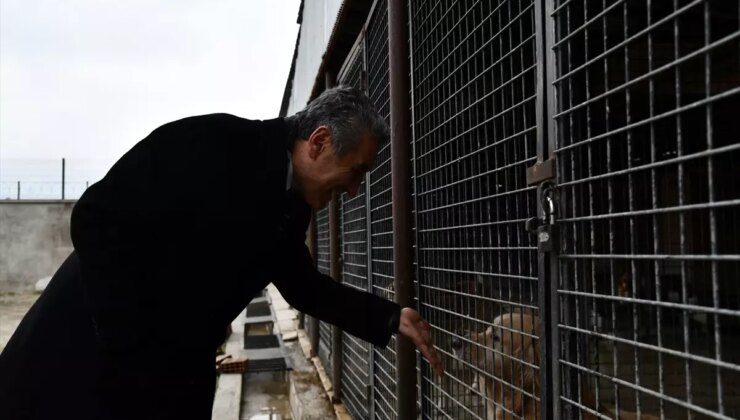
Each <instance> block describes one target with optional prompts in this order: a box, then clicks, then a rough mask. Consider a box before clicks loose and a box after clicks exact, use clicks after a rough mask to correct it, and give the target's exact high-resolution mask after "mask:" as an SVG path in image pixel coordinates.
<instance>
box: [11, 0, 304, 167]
mask: <svg viewBox="0 0 740 420" xmlns="http://www.w3.org/2000/svg"><path fill="white" fill-rule="evenodd" d="M299 3H300V0H269V1H264V0H169V1H164V0H115V1H114V0H64V1H62V0H58V1H52V0H0V162H2V160H7V159H29V158H31V159H39V158H43V159H58V158H61V157H67V158H71V159H86V160H88V159H89V160H93V161H97V162H103V163H104V165H105V166H109V165H110V164H112V163H113V162H114V161H115V159H116V158H118V157H119V156H120V155H121V154H123V153H124V152H125V151H126V150H128V149H129V148H131V146H133V144H134V143H136V142H137V141H139V140H140V139H141V138H143V137H145V136H146V135H147V134H148V133H149V132H151V131H152V130H153V129H154V128H156V127H158V126H160V125H162V124H163V123H166V122H168V121H172V120H175V119H179V118H182V117H185V116H190V115H198V114H206V113H213V112H228V113H232V114H236V115H240V116H243V117H247V118H272V117H276V116H277V114H278V111H279V108H280V100H281V99H282V93H283V89H284V87H285V81H286V78H287V75H288V71H289V69H290V61H291V58H292V55H293V48H294V46H295V39H296V35H297V31H298V24H297V23H296V18H297V15H298V5H299Z"/></svg>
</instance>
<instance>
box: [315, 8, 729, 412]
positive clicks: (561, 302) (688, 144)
mask: <svg viewBox="0 0 740 420" xmlns="http://www.w3.org/2000/svg"><path fill="white" fill-rule="evenodd" d="M400 3H402V5H403V9H404V10H405V13H406V17H405V18H406V19H407V20H406V21H407V22H408V25H407V30H408V34H407V39H406V40H404V41H405V42H406V43H407V45H408V47H409V54H408V63H407V64H408V65H409V66H410V71H409V72H408V84H409V86H410V88H409V89H408V99H409V101H410V106H409V109H408V111H409V112H410V118H411V123H410V129H411V132H410V135H409V138H405V139H399V138H394V139H392V142H398V141H406V142H408V144H410V146H411V153H412V156H411V158H410V159H409V160H408V162H407V163H408V165H409V166H408V168H410V171H409V172H410V177H409V178H410V179H409V180H408V181H409V182H410V183H411V184H410V185H411V187H412V194H411V196H410V197H409V200H410V203H411V205H412V225H413V226H412V228H413V229H414V230H413V232H414V234H413V235H412V236H411V238H412V240H413V246H414V253H413V256H412V257H411V258H412V259H413V264H414V270H413V277H414V278H413V280H414V283H413V285H414V293H415V296H414V299H415V303H416V305H417V306H418V309H419V310H420V312H421V313H422V315H423V316H424V317H425V318H426V319H428V320H429V322H430V323H431V324H432V335H433V339H434V342H435V345H436V346H437V350H438V352H439V354H440V355H441V357H442V359H443V362H444V364H445V368H446V373H445V375H444V377H442V378H438V377H436V376H435V375H434V374H433V372H432V371H431V369H430V368H429V366H428V364H427V363H426V362H425V361H424V360H422V359H421V358H420V357H418V359H417V360H418V362H417V369H416V378H412V381H411V382H404V383H416V385H417V400H416V401H413V404H414V407H415V410H416V411H418V415H419V416H420V417H421V418H447V419H458V418H474V419H493V418H497V419H498V418H526V419H529V418H564V419H569V418H585V419H592V418H635V416H636V415H640V416H642V418H697V419H698V418H736V417H740V352H738V351H737V350H735V349H736V348H737V347H738V344H740V343H738V337H740V334H738V332H740V210H739V208H740V183H738V182H737V179H738V175H740V173H739V172H738V170H737V169H736V162H738V161H740V138H739V137H738V128H737V124H738V122H737V120H738V119H737V115H738V112H737V110H738V109H740V2H737V1H734V0H733V1H729V0H728V1H719V0H694V1H691V0H680V1H679V0H660V1H659V0H546V1H535V0H496V1H483V0H478V1H475V0H469V1H455V2H443V1H421V0H411V1H408V2H400ZM398 4H399V2H396V0H381V1H375V2H373V4H372V6H371V7H370V8H369V11H368V13H367V19H366V21H365V23H364V25H363V26H362V30H361V31H360V34H359V36H358V38H357V41H356V42H355V45H354V47H353V48H352V49H351V50H350V52H349V54H347V57H346V59H345V60H344V64H343V65H342V66H341V68H339V69H336V71H337V73H336V74H337V75H338V77H337V80H338V82H339V84H345V85H353V86H356V87H360V88H362V89H364V90H365V91H366V92H367V93H368V95H369V96H370V97H371V99H372V100H373V102H374V103H375V104H376V107H377V108H378V110H379V112H381V114H382V115H383V116H385V117H386V118H387V119H388V121H389V122H392V121H391V120H392V119H393V118H394V115H395V114H393V112H392V110H391V105H392V102H393V99H392V98H393V96H392V95H391V91H392V89H393V86H392V83H393V82H392V80H394V79H393V78H392V77H391V75H392V74H393V72H394V67H393V66H394V64H393V63H392V60H389V55H390V54H391V53H392V51H390V50H389V37H391V36H393V35H392V33H391V32H392V31H389V10H391V8H392V7H394V6H398ZM396 10H398V9H396ZM396 45H397V44H396ZM396 80H397V79H396ZM733 117H734V118H733ZM392 146H393V145H392V144H389V145H384V146H383V147H381V149H380V151H379V154H378V158H377V162H376V167H375V168H374V169H373V170H372V171H371V172H370V173H369V174H368V175H367V177H366V179H365V182H364V183H363V185H362V187H361V191H360V193H359V194H358V195H357V196H355V197H349V196H346V195H344V196H342V197H341V198H340V201H339V203H340V209H341V210H340V214H341V217H340V221H339V224H340V226H341V229H340V234H339V235H340V236H341V238H336V240H340V243H341V277H342V281H343V282H344V283H345V284H347V285H348V286H350V287H355V288H358V289H361V290H365V291H368V292H371V293H375V294H378V295H381V296H383V297H386V298H388V299H394V298H395V297H396V290H395V287H396V286H395V285H394V269H395V268H397V267H396V266H395V265H396V264H398V263H399V262H398V261H396V260H394V232H398V231H399V229H405V228H408V226H399V224H398V222H397V220H395V219H394V216H393V215H394V214H393V209H395V207H394V206H395V205H396V203H394V201H395V197H396V196H395V195H394V191H393V188H392V185H395V184H394V183H393V182H395V181H392V179H394V178H393V175H394V173H393V172H394V171H393V170H392V167H393V165H392V164H391V163H392V154H393V150H395V149H394V148H393V147H392ZM396 181H397V180H396ZM328 217H329V216H328V210H322V211H319V212H318V213H317V217H316V219H315V225H316V226H317V229H318V247H319V250H318V253H317V255H318V265H319V267H320V268H322V269H323V270H324V271H326V272H327V273H328V272H329V266H328V262H329V261H330V257H329V255H328V253H329V246H328V241H329V239H328V237H327V236H325V235H328V231H329V230H328V227H326V228H324V227H323V226H324V225H327V226H328ZM322 229H325V230H322ZM322 232H324V233H322ZM322 235H324V236H322ZM322 241H325V242H326V245H325V248H322V244H323V243H324V242H322ZM324 249H325V251H322V250H324ZM322 252H323V253H322ZM322 264H325V266H324V265H322ZM308 325H310V323H309V324H308ZM320 328H321V327H320ZM326 331H328V329H327V330H326ZM321 336H322V339H321V340H320V341H321V342H322V344H321V346H323V347H324V349H325V350H324V351H326V352H332V351H341V352H342V363H341V367H340V370H341V372H339V376H338V377H340V378H341V384H340V385H339V387H340V389H341V399H342V401H343V402H344V403H345V404H346V405H347V408H348V409H349V411H350V412H351V414H352V415H353V416H354V417H355V418H378V419H389V418H404V416H403V414H402V413H408V411H407V410H408V406H407V405H406V406H404V404H408V401H402V399H399V398H398V395H401V394H400V392H401V391H403V390H400V389H399V387H398V383H399V378H400V376H401V375H408V371H406V370H399V369H397V366H398V364H397V363H398V361H399V359H398V358H397V353H396V343H395V341H394V342H392V343H391V345H389V346H388V348H386V349H379V348H373V347H372V346H370V345H369V344H367V343H364V342H362V341H359V340H357V339H356V338H354V337H352V336H350V335H348V334H346V333H344V334H342V345H341V348H340V349H332V347H331V340H330V339H328V335H327V334H321ZM324 336H326V337H324ZM327 340H328V341H327ZM324 342H327V344H323V343H324ZM321 346H320V349H319V350H320V351H319V354H321ZM327 354H328V353H327ZM327 354H325V355H324V356H323V357H322V359H323V360H324V363H325V364H329V361H330V360H331V358H329V357H328V355H327ZM411 373H412V374H413V372H411ZM336 377H337V376H335V378H336ZM407 379H408V378H407ZM335 385H336V384H335Z"/></svg>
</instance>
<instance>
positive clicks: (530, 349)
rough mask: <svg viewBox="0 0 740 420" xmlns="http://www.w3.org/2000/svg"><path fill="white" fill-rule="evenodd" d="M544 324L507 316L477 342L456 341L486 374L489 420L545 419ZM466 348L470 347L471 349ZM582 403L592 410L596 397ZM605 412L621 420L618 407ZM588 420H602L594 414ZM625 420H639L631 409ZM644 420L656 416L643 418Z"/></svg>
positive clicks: (462, 354)
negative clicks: (542, 390)
mask: <svg viewBox="0 0 740 420" xmlns="http://www.w3.org/2000/svg"><path fill="white" fill-rule="evenodd" d="M539 336H540V322H539V318H537V317H536V316H535V315H532V314H530V313H526V312H524V313H505V314H503V315H500V316H498V317H496V318H495V319H494V320H493V325H492V326H490V327H488V328H487V329H486V330H485V331H483V332H480V333H474V334H470V335H469V336H468V338H469V340H470V341H471V342H472V343H468V346H465V345H464V344H463V343H462V340H456V341H455V342H453V350H454V352H455V355H456V356H457V357H458V358H460V359H468V357H469V358H470V362H471V363H472V364H473V365H474V366H475V367H476V368H477V369H479V370H480V371H481V372H487V374H481V373H478V374H477V377H476V380H475V386H477V389H478V392H479V393H480V394H481V395H482V396H483V397H484V398H485V401H486V418H487V419H490V420H492V419H496V420H499V419H507V420H508V419H521V418H524V419H527V420H529V419H539V418H540V417H541V416H542V415H541V409H540V402H539V395H540V372H539V365H540V348H539V340H538V338H537V337H539ZM466 347H468V348H467V349H466ZM581 403H582V404H583V405H584V406H586V407H591V408H592V409H593V408H594V407H596V404H595V398H594V397H593V395H592V394H591V392H590V391H589V390H588V389H584V390H583V391H582V393H581ZM599 412H600V414H602V415H605V416H609V417H612V418H614V417H616V416H615V414H614V411H613V410H612V409H609V408H607V407H606V406H604V405H601V406H600V410H599ZM582 415H583V417H582V418H584V419H587V420H591V419H594V420H595V419H596V418H597V416H596V415H593V414H591V413H588V412H583V413H582ZM619 418H622V419H636V418H637V415H636V414H635V413H633V412H629V411H623V410H620V411H619ZM641 418H643V419H656V417H654V416H651V415H647V414H643V415H642V416H641Z"/></svg>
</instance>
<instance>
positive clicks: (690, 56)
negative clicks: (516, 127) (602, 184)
mask: <svg viewBox="0 0 740 420" xmlns="http://www.w3.org/2000/svg"><path fill="white" fill-rule="evenodd" d="M737 38H740V32H733V33H731V34H730V35H726V36H725V37H724V38H720V39H718V40H717V41H714V42H713V43H711V44H709V45H706V46H704V47H702V48H699V49H698V50H695V51H692V52H691V53H689V54H687V55H685V56H683V57H681V58H679V59H677V60H674V61H672V62H670V63H668V64H665V65H663V66H660V67H658V68H657V69H655V70H651V71H649V72H647V73H645V74H642V75H640V76H637V77H635V78H634V79H630V80H629V81H627V82H625V83H623V84H621V85H619V86H617V87H615V88H612V89H610V90H607V91H605V92H603V93H600V94H598V95H596V96H594V97H592V98H589V99H586V100H585V101H581V102H579V103H578V105H575V106H572V107H570V108H568V109H565V110H563V111H561V112H559V113H557V114H555V115H554V116H553V118H555V119H559V118H562V117H563V116H565V115H566V114H572V113H573V112H575V111H577V110H579V109H581V108H585V107H586V106H588V105H590V104H592V103H594V102H596V101H598V100H601V99H603V98H606V97H607V96H609V95H612V94H614V93H619V92H621V91H623V90H625V89H627V88H629V87H631V86H634V85H636V84H638V83H640V82H642V81H644V80H646V79H649V78H651V77H653V76H655V75H656V74H658V73H661V72H663V71H666V70H670V69H672V68H673V67H676V66H678V65H679V64H683V63H684V62H686V61H689V60H691V59H693V58H695V57H697V56H700V55H705V54H706V53H707V52H709V51H711V50H712V49H714V48H717V47H719V46H721V45H723V44H726V43H728V42H730V41H734V40H735V39H737ZM737 92H740V87H736V88H733V89H730V90H727V91H724V92H722V93H718V94H716V95H711V96H708V97H706V98H704V99H701V100H698V101H696V102H692V103H690V104H688V105H684V106H681V107H678V108H674V109H672V110H670V111H666V112H664V113H662V114H658V115H654V116H652V117H650V118H646V119H644V120H640V121H637V122H635V123H632V124H627V125H625V126H623V127H621V128H619V129H617V130H614V131H610V132H608V133H604V134H601V135H598V136H594V137H592V139H594V140H597V139H599V138H602V137H605V136H608V135H612V134H615V133H620V132H622V131H625V130H628V129H631V128H633V127H637V126H641V125H645V124H646V123H648V122H652V121H656V120H659V119H661V118H665V117H668V116H671V115H675V114H678V113H680V112H683V111H686V110H689V109H693V108H696V107H698V106H701V105H704V104H708V103H712V102H715V101H716V100H718V99H722V98H725V97H728V96H731V95H732V94H734V93H737ZM566 148H570V146H568V147H564V148H562V149H558V150H564V149H566Z"/></svg>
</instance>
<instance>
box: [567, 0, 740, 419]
mask: <svg viewBox="0 0 740 420" xmlns="http://www.w3.org/2000/svg"><path fill="white" fill-rule="evenodd" d="M739 7H740V6H739V4H738V2H737V1H687V0H681V1H678V0H672V1H668V0H666V1H652V2H651V1H644V0H639V1H637V0H634V1H633V0H630V1H626V0H625V1H619V0H599V1H591V0H574V1H557V2H555V10H554V11H553V15H552V16H553V19H554V24H555V40H554V52H555V57H556V63H555V65H556V69H555V70H556V71H555V80H554V87H555V90H556V97H557V109H556V114H555V119H556V128H557V136H556V141H557V159H558V169H559V170H558V177H559V194H560V206H559V212H560V215H559V219H560V238H561V247H562V252H561V254H562V256H561V259H560V262H559V290H558V300H559V304H560V319H559V323H560V327H559V328H560V337H561V342H560V353H561V354H560V357H561V363H560V375H561V384H560V386H561V396H560V401H561V405H562V406H563V409H564V410H565V412H566V413H568V414H566V416H565V417H566V418H577V417H578V416H577V415H576V414H578V415H581V416H582V415H583V414H585V413H587V412H591V413H592V414H593V413H595V412H599V413H601V414H606V415H610V416H615V415H616V412H617V411H621V412H622V414H621V415H622V416H624V415H625V414H626V412H628V411H629V412H640V413H642V414H650V415H655V416H665V418H706V417H713V418H730V417H738V416H740V351H738V350H737V349H738V345H739V344H740V338H739V337H740V334H738V333H740V282H738V279H739V278H740V241H739V240H738V237H740V228H739V227H740V211H739V210H738V206H740V187H739V186H738V182H737V176H738V171H737V162H738V160H739V159H740V142H739V140H738V139H739V138H738V131H737V120H738V118H737V117H738V115H740V114H738V109H740V95H739V94H740V42H739V41H738V40H739V39H740V26H739V25H738V16H739V14H740V10H738V8H739Z"/></svg>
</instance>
